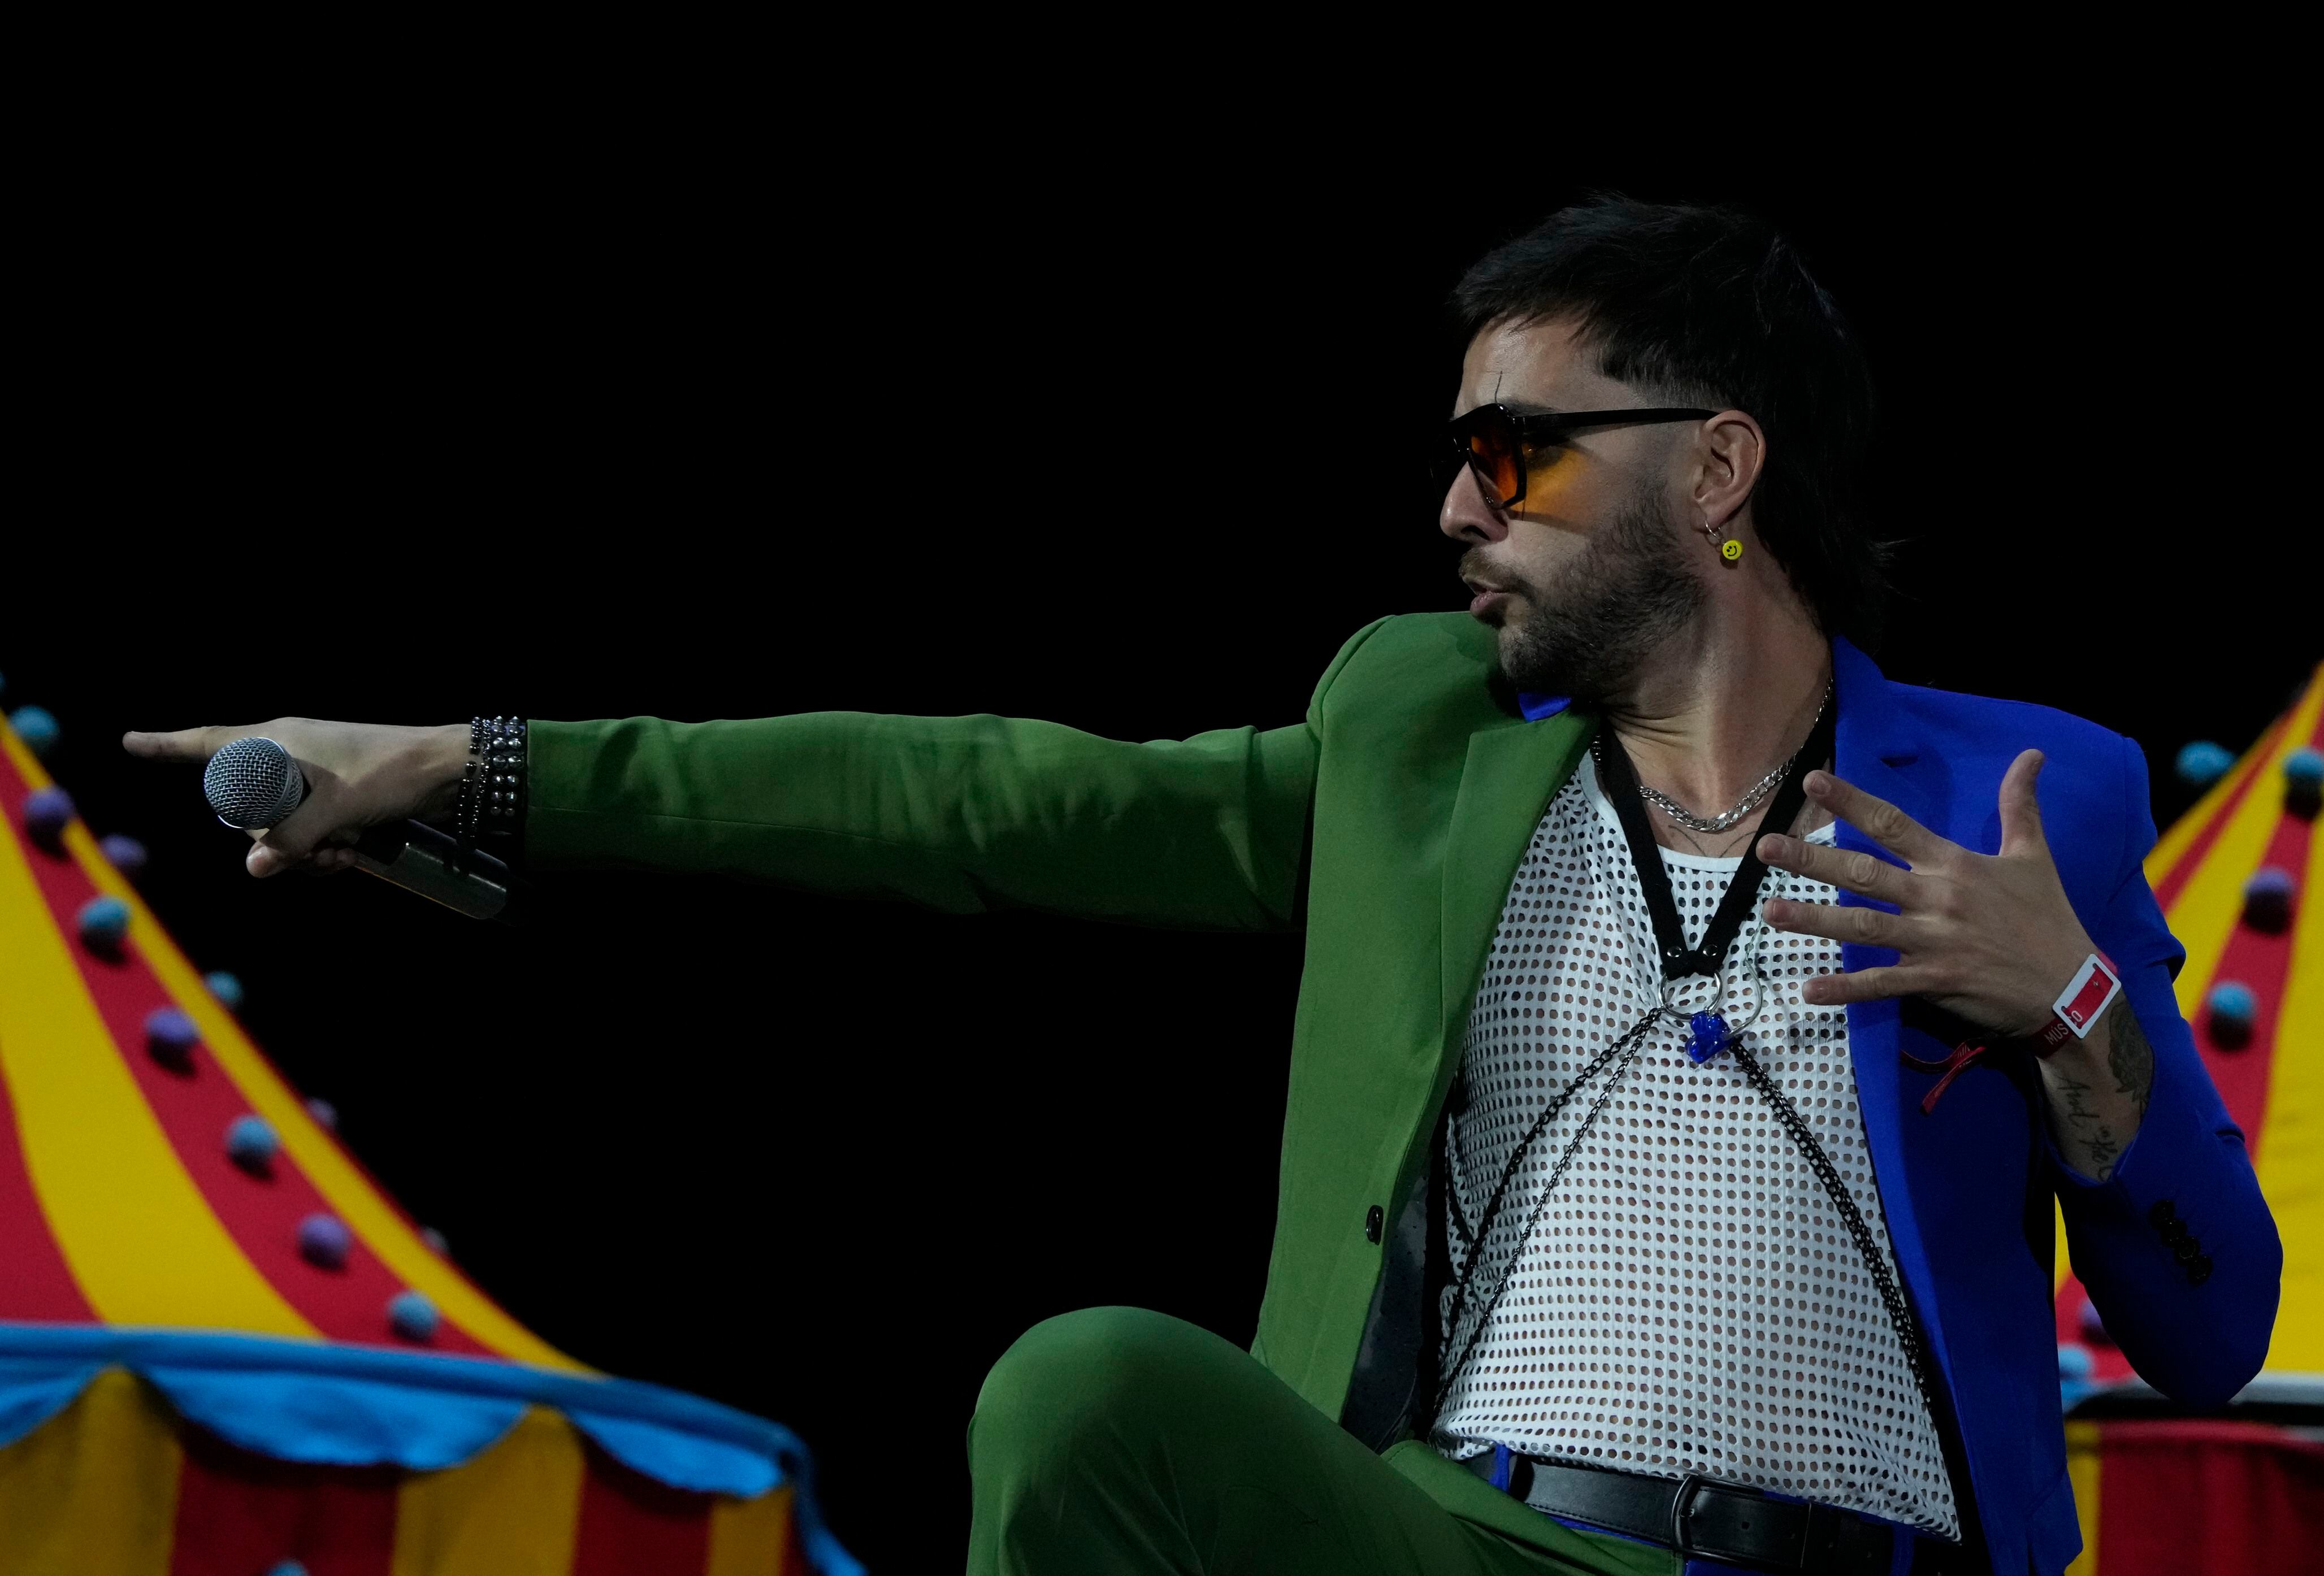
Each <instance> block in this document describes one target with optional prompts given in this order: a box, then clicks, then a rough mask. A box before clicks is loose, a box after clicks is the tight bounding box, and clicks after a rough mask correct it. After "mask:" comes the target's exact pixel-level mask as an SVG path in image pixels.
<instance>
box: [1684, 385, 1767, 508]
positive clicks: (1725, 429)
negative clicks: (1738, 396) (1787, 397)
mask: <svg viewBox="0 0 2324 1576" xmlns="http://www.w3.org/2000/svg"><path fill="white" fill-rule="evenodd" d="M1694 465H1695V473H1694V477H1693V488H1692V502H1693V503H1694V507H1695V509H1696V511H1697V512H1699V513H1700V515H1701V519H1702V522H1703V523H1704V524H1706V525H1709V526H1710V527H1711V529H1712V530H1714V531H1720V530H1725V529H1726V528H1727V523H1728V521H1731V520H1733V519H1734V518H1735V516H1736V515H1737V514H1738V513H1740V512H1742V509H1743V506H1744V505H1745V504H1747V503H1748V502H1751V489H1752V488H1754V487H1756V486H1757V485H1758V484H1759V476H1760V474H1761V473H1762V472H1764V471H1765V470H1766V467H1767V435H1766V433H1764V432H1762V431H1760V430H1759V424H1758V423H1757V421H1754V420H1752V419H1751V418H1750V417H1748V416H1747V415H1745V414H1744V413H1743V412H1742V411H1740V410H1721V411H1720V413H1719V414H1718V415H1716V416H1713V417H1712V418H1711V419H1710V420H1708V421H1706V422H1704V423H1703V424H1702V426H1701V428H1700V429H1697V431H1696V434H1695V440H1694Z"/></svg>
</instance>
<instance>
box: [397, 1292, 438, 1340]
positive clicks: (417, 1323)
mask: <svg viewBox="0 0 2324 1576" xmlns="http://www.w3.org/2000/svg"><path fill="white" fill-rule="evenodd" d="M436 1324H437V1313H436V1304H433V1303H431V1302H429V1300H428V1299H427V1298H426V1297H424V1296H422V1295H420V1293H418V1292H398V1293H396V1294H395V1295H394V1296H392V1297H391V1298H389V1299H388V1304H387V1327H388V1328H389V1329H391V1330H392V1331H394V1332H396V1333H397V1334H398V1335H401V1336H402V1337H403V1339H404V1340H406V1341H416V1342H426V1341H432V1340H433V1339H435V1336H436Z"/></svg>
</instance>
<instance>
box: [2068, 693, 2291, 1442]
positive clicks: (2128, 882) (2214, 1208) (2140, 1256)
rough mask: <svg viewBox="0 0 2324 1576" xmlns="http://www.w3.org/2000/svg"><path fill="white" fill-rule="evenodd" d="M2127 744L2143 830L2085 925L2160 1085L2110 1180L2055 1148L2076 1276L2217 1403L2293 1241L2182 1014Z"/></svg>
mask: <svg viewBox="0 0 2324 1576" xmlns="http://www.w3.org/2000/svg"><path fill="white" fill-rule="evenodd" d="M2121 747H2122V750H2123V751H2124V753H2125V755H2126V770H2125V773H2124V778H2125V793H2126V798H2127V800H2128V803H2127V805H2126V806H2125V808H2126V816H2127V821H2126V825H2128V826H2129V828H2130V833H2131V834H2130V836H2129V837H2128V839H2127V840H2126V843H2127V846H2126V849H2125V851H2124V856H2123V859H2122V861H2121V864H2120V867H2119V869H2118V871H2117V872H2116V880H2115V884H2114V888H2113V891H2112V894H2111V896H2110V897H2108V898H2107V901H2106V904H2105V907H2104V909H2103V910H2102V911H2101V912H2100V913H2098V915H2096V916H2095V917H2090V916H2087V915H2086V916H2085V923H2086V924H2088V925H2089V930H2090V934H2091V936H2092V938H2093V939H2094V940H2096V941H2097V943H2098V945H2099V946H2100V947H2101V948H2103V949H2104V950H2105V952H2106V954H2107V956H2109V957H2111V958H2112V959H2114V961H2115V962H2116V964H2118V965H2119V966H2120V968H2121V970H2122V976H2123V988H2124V990H2125V991H2126V993H2127V994H2128V996H2129V998H2130V1003H2131V1009H2132V1010H2133V1011H2134V1012H2135V1013H2136V1015H2137V1017H2138V1024H2139V1027H2140V1028H2142V1029H2144V1031H2145V1034H2146V1037H2147V1039H2148V1041H2149V1042H2150V1043H2151V1044H2152V1045H2153V1047H2154V1084H2153V1094H2152V1096H2151V1097H2150V1099H2149V1101H2148V1104H2147V1109H2146V1115H2145V1118H2144V1120H2143V1121H2142V1122H2141V1123H2140V1126H2139V1129H2138V1135H2137V1137H2136V1138H2135V1139H2133V1140H2132V1142H2131V1145H2130V1147H2129V1148H2128V1149H2127V1150H2126V1151H2125V1152H2124V1154H2123V1156H2122V1158H2121V1159H2120V1160H2119V1161H2118V1162H2117V1163H2116V1166H2115V1169H2114V1173H2113V1175H2111V1176H2109V1177H2108V1178H2107V1180H2106V1181H2105V1182H2103V1183H2095V1182H2091V1181H2090V1180H2089V1179H2088V1178H2087V1177H2084V1176H2082V1175H2080V1174H2079V1173H2077V1172H2075V1171H2074V1170H2073V1169H2072V1168H2071V1167H2070V1166H2067V1165H2066V1164H2065V1163H2064V1162H2063V1160H2061V1158H2059V1157H2058V1155H2057V1152H2056V1150H2055V1148H2054V1147H2053V1148H2052V1150H2051V1163H2052V1168H2053V1169H2054V1170H2055V1172H2056V1173H2057V1176H2058V1197H2059V1203H2060V1205H2061V1211H2062V1212H2063V1214H2064V1216H2065V1221H2066V1243H2067V1249H2068V1252H2069V1253H2070V1256H2071V1259H2072V1263H2073V1267H2074V1273H2075V1274H2077V1275H2079V1276H2081V1279H2082V1284H2083V1285H2084V1286H2086V1287H2088V1288H2089V1294H2090V1301H2091V1302H2092V1303H2093V1304H2096V1306H2097V1308H2098V1315H2099V1317H2100V1318H2102V1319H2104V1320H2105V1321H2106V1327H2107V1333H2108V1334H2109V1335H2111V1336H2112V1337H2113V1338H2114V1340H2115V1341H2116V1344H2117V1345H2119V1346H2120V1347H2121V1348H2122V1351H2123V1355H2124V1356H2125V1357H2126V1358H2128V1359H2130V1362H2131V1366H2132V1367H2133V1368H2135V1369H2137V1370H2138V1373H2139V1375H2140V1377H2141V1378H2144V1379H2145V1380H2146V1381H2147V1383H2149V1384H2151V1385H2153V1387H2155V1388H2156V1389H2158V1390H2161V1391H2162V1392H2163V1394H2164V1395H2166V1396H2170V1397H2171V1398H2172V1399H2173V1400H2174V1401H2178V1402H2181V1403H2182V1404H2183V1405H2190V1406H2206V1405H2217V1404H2218V1403H2220V1402H2223V1401H2225V1400H2227V1398H2228V1397H2229V1396H2233V1395H2234V1394H2235V1393H2236V1391H2237V1390H2240V1389H2241V1388H2243V1387H2244V1386H2245V1385H2246V1383H2247V1382H2249V1380H2250V1379H2251V1378H2252V1376H2253V1375H2254V1374H2256V1373H2257V1372H2258V1371H2259V1369H2260V1364H2261V1362H2262V1361H2263V1360H2264V1359H2265V1358H2266V1356H2267V1342H2268V1336H2269V1333H2270V1332H2272V1331H2273V1329H2274V1327H2275V1307H2276V1297H2277V1293H2278V1289H2279V1282H2280V1279H2281V1276H2282V1269H2283V1247H2282V1242H2281V1241H2280V1240H2278V1239H2277V1236H2276V1230H2275V1221H2273V1218H2272V1217H2271V1216H2270V1215H2269V1214H2268V1210H2267V1204H2266V1203H2265V1201H2264V1200H2263V1199H2262V1198H2261V1197H2260V1191H2259V1181H2258V1178H2257V1177H2256V1176H2255V1175H2254V1174H2253V1171H2252V1163H2251V1157H2250V1154H2249V1153H2248V1152H2247V1151H2246V1149H2245V1147H2244V1136H2243V1133H2242V1132H2241V1130H2239V1129H2237V1128H2236V1125H2235V1123H2234V1122H2233V1121H2231V1120H2228V1117H2227V1107H2226V1106H2225V1105H2223V1104H2222V1103H2221V1102H2220V1100H2219V1094H2218V1090H2217V1089H2215V1088H2214V1087H2213V1086H2212V1083H2211V1079H2210V1074H2208V1073H2207V1072H2205V1071H2204V1069H2203V1063H2202V1059H2201V1057H2200V1056H2199V1055H2198V1054H2197V1053H2196V1049H2195V1039H2194V1036H2193V1034H2192V1033H2191V1032H2190V1030H2189V1028H2188V1027H2187V1022H2186V1020H2185V1019H2184V1018H2181V1017H2180V1016H2179V1005H2178V1001H2177V1000H2176V999H2175V998H2174V996H2173V995H2172V976H2173V975H2175V974H2176V973H2177V972H2178V970H2179V965H2180V963H2181V961H2182V960H2183V959H2184V957H2185V953H2184V950H2183V949H2182V948H2181V946H2180V945H2179V944H2178V942H2177V941H2176V940H2175V939H2173V937H2172V935H2171V931H2170V929H2169V927H2168V926H2165V925H2164V924H2163V912H2162V910H2161V909H2160V908H2158V907H2157V906H2156V904H2155V901H2154V894H2153V891H2152V890H2151V889H2149V888H2148V887H2147V884H2146V876H2145V872H2144V871H2143V870H2142V869H2141V868H2140V863H2141V861H2143V860H2144V858H2145V856H2146V853H2147V851H2148V850H2149V849H2151V848H2152V847H2153V845H2154V822H2153V816H2151V815H2150V814H2149V812H2148V810H2147V792H2146V761H2145V759H2144V756H2142V755H2141V754H2140V752H2139V751H2138V747H2137V746H2136V745H2135V744H2134V743H2132V742H2130V741H2129V740H2127V739H2125V740H2122V741H2121ZM2173 1219H2175V1220H2177V1221H2180V1222H2181V1227H2182V1228H2183V1230H2184V1232H2185V1233H2186V1235H2187V1236H2188V1238H2190V1240H2193V1241H2194V1242H2195V1243H2196V1244H2197V1253H2198V1255H2199V1258H2205V1259H2208V1260H2209V1272H2208V1274H2205V1273H2203V1272H2202V1271H2201V1269H2200V1267H2196V1268H2195V1269H2193V1270H2192V1271H2190V1267H2189V1266H2188V1265H2186V1264H2182V1263H2181V1261H2180V1259H2179V1258H2178V1257H2177V1256H2176V1254H2175V1253H2174V1251H2173V1245H2172V1243H2170V1242H2169V1241H2166V1240H2165V1236H2166V1231H2165V1226H2166V1225H2167V1222H2169V1221H2172V1220H2173Z"/></svg>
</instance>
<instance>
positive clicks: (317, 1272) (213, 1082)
mask: <svg viewBox="0 0 2324 1576" xmlns="http://www.w3.org/2000/svg"><path fill="white" fill-rule="evenodd" d="M0 759H5V758H0ZM0 781H5V785H6V788H7V789H8V791H9V792H10V794H11V795H12V796H14V797H16V798H19V799H21V797H22V793H23V787H22V783H21V781H20V780H19V779H17V778H16V777H15V774H14V771H13V770H7V769H6V768H5V767H0ZM10 810H11V813H12V815H13V814H14V812H15V806H14V805H13V804H12V805H11V806H10ZM30 862H31V865H32V873H33V876H34V878H35V880H37V881H38V882H39V884H40V888H41V892H42V897H43V898H44V899H46V900H47V903H48V906H49V912H50V917H51V919H52V920H53V921H54V922H55V924H56V925H57V926H58V927H59V929H60V931H61V932H62V933H63V935H64V937H65V945H66V947H67V949H68V950H69V951H70V953H71V954H72V956H73V960H74V962H75V963H77V964H78V967H79V970H80V975H81V980H82V982H84V983H85V984H86V985H87V986H88V992H89V995H90V997H91V998H92V999H93V1000H95V1001H96V1003H97V1011H98V1014H99V1015H100V1017H102V1018H103V1019H104V1021H105V1025H106V1028H107V1029H108V1030H109V1031H110V1032H111V1034H112V1037H113V1041H114V1045H115V1048H116V1050H117V1051H118V1052H119V1053H120V1055H121V1058H122V1061H123V1062H124V1064H126V1065H127V1066H128V1068H129V1071H130V1074H131V1076H132V1077H134V1079H135V1080H136V1082H137V1085H138V1088H139V1091H140V1092H142V1093H143V1095H144V1097H145V1101H146V1103H147V1104H148V1105H149V1106H151V1107H152V1111H153V1114H154V1116H155V1117H156V1118H157V1119H159V1120H160V1122H161V1129H162V1131H163V1132H164V1133H165V1134H166V1135H167V1136H168V1138H169V1140H170V1146H171V1148H172V1149H174V1150H175V1151H176V1152H177V1156H178V1159H179V1161H180V1164H182V1165H183V1166H185V1168H186V1170H187V1172H188V1174H189V1175H191V1176H192V1177H193V1180H194V1184H195V1185H196V1186H197V1187H198V1188H199V1189H200V1190H201V1194H202V1197H203V1199H204V1200H205V1201H206V1202H207V1203H208V1205H209V1207H210V1210H211V1212H212V1213H214V1214H216V1215H217V1218H218V1220H219V1221H220V1222H221V1223H222V1224H223V1225H224V1226H225V1227H226V1232H227V1234H228V1235H229V1236H231V1237H232V1238H233V1239H234V1241H235V1246H236V1247H237V1248H239V1249H241V1250H242V1252H243V1253H244V1256H245V1257H247V1258H249V1260H250V1261H251V1263H252V1264H253V1265H254V1266H255V1267H257V1269H258V1271H259V1273H260V1274H261V1275H263V1276H265V1277H266V1278H267V1279H268V1280H269V1281H270V1282H272V1284H273V1286H274V1288H275V1290H276V1291H278V1292H279V1293H281V1295H282V1297H283V1300H284V1301H286V1302H288V1303H289V1304H291V1306H292V1307H293V1308H296V1309H297V1310H298V1311H299V1313H300V1315H301V1316H303V1317H304V1318H305V1319H306V1320H307V1321H308V1322H309V1323H311V1324H313V1325H314V1326H315V1328H316V1329H317V1330H318V1331H320V1332H322V1333H323V1334H324V1335H325V1336H327V1337H328V1338H330V1339H331V1340H334V1341H361V1342H365V1343H369V1344H373V1345H383V1346H394V1345H401V1344H404V1343H403V1342H401V1341H398V1340H397V1338H396V1336H395V1335H394V1333H393V1332H392V1331H391V1330H390V1329H389V1327H388V1323H387V1304H388V1302H389V1300H390V1299H391V1298H392V1297H393V1296H394V1295H396V1294H397V1293H398V1292H401V1291H402V1290H403V1289H404V1286H403V1282H402V1281H401V1279H399V1278H398V1277H397V1276H395V1275H394V1274H392V1272H391V1271H390V1270H389V1269H388V1268H387V1267H386V1266H385V1265H384V1264H383V1263H381V1262H380V1260H379V1258H378V1257H377V1256H376V1255H374V1253H373V1252H372V1251H371V1250H370V1249H368V1248H366V1247H365V1246H364V1243H363V1241H362V1240H361V1239H360V1238H358V1239H356V1240H355V1245H354V1247H353V1249H351V1250H350V1251H349V1253H348V1255H347V1261H346V1266H345V1267H343V1268H340V1269H337V1270H327V1269H320V1268H318V1267H315V1266H314V1265H311V1264H309V1263H308V1262H307V1261H306V1260H305V1259H303V1258H300V1256H299V1222H300V1221H302V1220H304V1219H305V1218H306V1217H307V1216H309V1215H310V1214H317V1213H329V1212H331V1211H330V1205H329V1204H328V1203H327V1202H326V1201H325V1200H324V1198H323V1196H322V1194H320V1193H319V1192H318V1190H317V1189H316V1187H315V1185H314V1184H313V1183H312V1182H311V1181H309V1179H308V1177H307V1175H306V1174H305V1173H304V1172H302V1171H300V1169H299V1167H298V1166H296V1165H294V1164H292V1163H291V1159H290V1157H289V1156H288V1155H284V1154H278V1155H277V1156H276V1157H275V1158H274V1164H273V1167H272V1174H271V1175H267V1176H263V1177H261V1176H254V1175H251V1174H250V1173H248V1172H246V1171H244V1170H243V1169H242V1168H241V1167H240V1166H236V1165H235V1163H234V1162H233V1161H232V1160H230V1159H228V1158H227V1157H226V1129H227V1127H228V1126H230V1125H231V1124H232V1123H233V1121H234V1120H235V1118H237V1117H240V1116H244V1115H247V1114H249V1107H248V1106H247V1105H245V1104H244V1102H243V1100H242V1096H241V1094H240V1092H238V1091H236V1090H235V1086H234V1083H233V1081H232V1080H231V1079H229V1078H228V1077H227V1076H226V1074H225V1073H224V1072H223V1071H222V1070H221V1069H220V1068H219V1067H218V1065H217V1063H216V1062H215V1061H214V1060H212V1058H211V1056H210V1055H209V1052H208V1047H197V1049H196V1050H195V1052H194V1055H193V1060H192V1062H191V1064H190V1065H189V1069H188V1070H187V1071H185V1072H172V1071H171V1070H170V1069H168V1068H166V1067H164V1066H162V1065H161V1064H160V1063H158V1062H156V1061H155V1060H154V1059H153V1058H152V1055H149V1054H148V1053H147V1051H146V1049H145V1018H146V1016H147V1014H149V1013H151V1012H152V1011H153V1010H154V1009H156V1008H161V1007H168V1006H171V1005H172V1003H171V999H170V995H169V992H168V991H165V990H163V989H162V987H161V982H160V981H159V980H158V979H156V978H155V977H154V975H153V972H152V969H150V968H149V967H148V966H147V965H146V963H145V961H144V959H143V956H142V955H140V954H139V953H138V951H137V948H136V945H135V941H134V936H133V939H132V941H131V943H130V945H127V946H125V947H124V948H123V950H122V954H121V956H120V957H118V958H117V959H107V958H103V957H99V956H98V955H97V954H95V953H92V952H91V951H89V949H88V947H86V946H84V945H82V944H81V941H80V936H79V932H78V924H77V919H78V915H79V913H80V909H81V907H82V905H83V904H85V903H87V902H88V901H89V899H92V898H95V897H97V896H99V895H100V894H99V892H98V890H97V885H96V883H95V882H93V881H92V880H89V878H88V872H87V871H83V870H82V869H81V867H80V865H79V863H78V862H77V861H75V860H73V859H72V858H70V857H69V856H60V855H54V854H47V853H41V852H39V851H38V850H34V851H32V856H31V861H30ZM429 1344H430V1345H431V1346H432V1347H433V1348H435V1349H436V1350H442V1351H448V1352H456V1353H460V1354H463V1355H466V1356H472V1357H495V1356H497V1355H499V1354H498V1353H496V1352H493V1351H492V1350H489V1349H487V1348H486V1347H484V1345H483V1344H481V1343H480V1342H479V1341H476V1340H475V1337H473V1336H471V1335H470V1334H468V1332H466V1331H465V1330H462V1329H461V1328H459V1327H458V1326H457V1324H455V1323H453V1322H452V1321H451V1320H450V1319H449V1318H448V1317H447V1318H446V1319H444V1320H443V1322H442V1323H439V1324H438V1327H437V1332H436V1336H435V1339H434V1340H433V1341H431V1342H430V1343H429Z"/></svg>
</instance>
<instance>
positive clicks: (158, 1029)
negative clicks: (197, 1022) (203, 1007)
mask: <svg viewBox="0 0 2324 1576" xmlns="http://www.w3.org/2000/svg"><path fill="white" fill-rule="evenodd" d="M201 1043H202V1031H201V1030H200V1029H198V1028H195V1027H194V1020H193V1019H192V1018H188V1017H187V1016H186V1015H185V1014H184V1013H182V1012H180V1011H179V1010H178V1009H176V1008H174V1007H156V1008H155V1009H153V1010H152V1011H151V1012H149V1013H147V1014H146V1015H145V1049H146V1052H147V1054H149V1055H152V1058H153V1059H154V1060H155V1061H157V1062H159V1063H161V1065H163V1066H164V1067H174V1068H176V1069H177V1070H178V1071H180V1072H183V1071H185V1069H186V1068H188V1067H189V1066H191V1065H193V1061H194V1047H195V1046H198V1045H199V1044H201Z"/></svg>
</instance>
